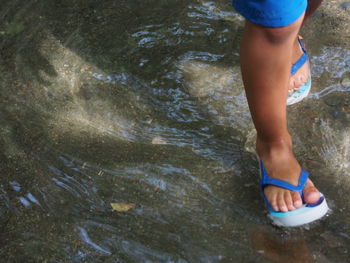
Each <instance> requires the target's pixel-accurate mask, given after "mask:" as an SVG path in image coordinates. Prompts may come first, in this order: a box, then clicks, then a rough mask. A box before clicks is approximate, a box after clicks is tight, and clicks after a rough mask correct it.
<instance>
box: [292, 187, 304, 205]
mask: <svg viewBox="0 0 350 263" xmlns="http://www.w3.org/2000/svg"><path fill="white" fill-rule="evenodd" d="M292 199H293V204H294V207H295V208H300V207H301V206H302V205H303V201H302V200H301V197H300V194H299V193H298V192H295V191H293V192H292Z"/></svg>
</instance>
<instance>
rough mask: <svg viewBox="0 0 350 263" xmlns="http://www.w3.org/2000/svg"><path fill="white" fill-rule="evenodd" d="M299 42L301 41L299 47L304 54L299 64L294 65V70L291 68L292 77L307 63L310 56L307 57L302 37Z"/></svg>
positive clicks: (298, 61)
mask: <svg viewBox="0 0 350 263" xmlns="http://www.w3.org/2000/svg"><path fill="white" fill-rule="evenodd" d="M298 41H299V45H300V47H301V49H302V51H303V54H302V55H301V57H300V58H299V59H298V60H297V62H295V63H294V64H293V65H292V68H291V72H290V73H291V75H294V74H295V73H296V72H297V71H298V70H299V69H300V68H301V67H302V66H303V65H304V64H305V62H306V61H307V60H308V55H307V52H306V49H305V46H304V43H303V41H302V39H301V37H298Z"/></svg>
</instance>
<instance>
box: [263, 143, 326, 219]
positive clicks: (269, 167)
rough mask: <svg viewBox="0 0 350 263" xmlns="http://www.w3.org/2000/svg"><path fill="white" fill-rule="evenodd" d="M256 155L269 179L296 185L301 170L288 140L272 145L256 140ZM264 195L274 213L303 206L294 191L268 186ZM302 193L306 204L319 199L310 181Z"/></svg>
mask: <svg viewBox="0 0 350 263" xmlns="http://www.w3.org/2000/svg"><path fill="white" fill-rule="evenodd" d="M257 153H258V155H259V157H260V159H261V160H262V162H263V163H264V167H265V169H266V172H267V174H268V175H269V176H270V177H274V178H278V179H280V180H283V181H286V182H289V183H291V184H293V185H297V184H298V180H299V175H300V172H301V168H300V165H299V163H298V161H297V160H296V159H295V157H294V154H293V151H292V143H291V139H290V138H286V140H281V141H278V142H273V143H265V142H263V141H261V140H259V139H258V140H257ZM264 193H265V196H266V198H267V200H268V201H269V203H270V204H271V206H272V208H273V209H274V210H275V211H282V212H287V211H291V210H294V209H297V208H299V207H301V206H302V204H303V203H302V200H301V197H300V194H299V193H297V192H295V191H290V190H287V189H284V188H280V187H277V186H272V185H269V186H267V187H265V189H264ZM303 193H304V200H305V202H307V203H315V202H317V201H318V200H319V198H320V192H319V191H318V190H317V189H316V187H315V186H314V184H313V183H312V181H311V180H310V179H308V181H307V183H306V185H305V188H304V191H303Z"/></svg>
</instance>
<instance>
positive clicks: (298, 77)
mask: <svg viewBox="0 0 350 263" xmlns="http://www.w3.org/2000/svg"><path fill="white" fill-rule="evenodd" d="M321 2H322V0H308V5H307V9H306V11H305V16H304V20H303V22H302V24H304V23H305V21H306V20H307V19H308V18H309V17H310V16H311V15H312V14H313V13H314V12H315V11H316V9H317V8H318V7H319V6H320V4H321ZM301 55H302V51H301V49H300V46H299V42H298V40H297V38H295V41H294V47H293V58H292V63H294V62H296V61H297V60H298V59H299V58H300V56H301ZM309 74H310V65H309V63H308V62H307V63H305V64H304V65H303V66H302V67H301V68H300V69H299V70H298V71H297V72H296V73H295V74H294V75H293V76H291V77H290V80H289V86H288V90H296V89H298V88H299V87H300V86H301V85H303V84H305V83H306V82H307V81H308V77H309Z"/></svg>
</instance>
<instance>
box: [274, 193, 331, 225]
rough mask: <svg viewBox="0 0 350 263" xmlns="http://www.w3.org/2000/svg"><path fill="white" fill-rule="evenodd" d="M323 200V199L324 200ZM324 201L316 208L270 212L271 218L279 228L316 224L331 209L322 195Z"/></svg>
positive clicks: (305, 206) (305, 207)
mask: <svg viewBox="0 0 350 263" xmlns="http://www.w3.org/2000/svg"><path fill="white" fill-rule="evenodd" d="M322 198H323V199H322ZM321 199H322V201H321V202H320V203H319V204H317V205H316V206H312V207H308V205H307V204H304V205H303V206H302V207H300V208H298V209H296V210H292V211H288V212H269V218H271V220H272V222H273V223H274V224H275V225H277V226H284V227H296V226H301V225H305V224H308V223H311V222H314V221H316V220H318V219H321V218H322V217H323V216H324V215H326V214H327V212H328V210H329V208H328V205H327V201H326V198H325V197H324V196H323V194H321Z"/></svg>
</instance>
